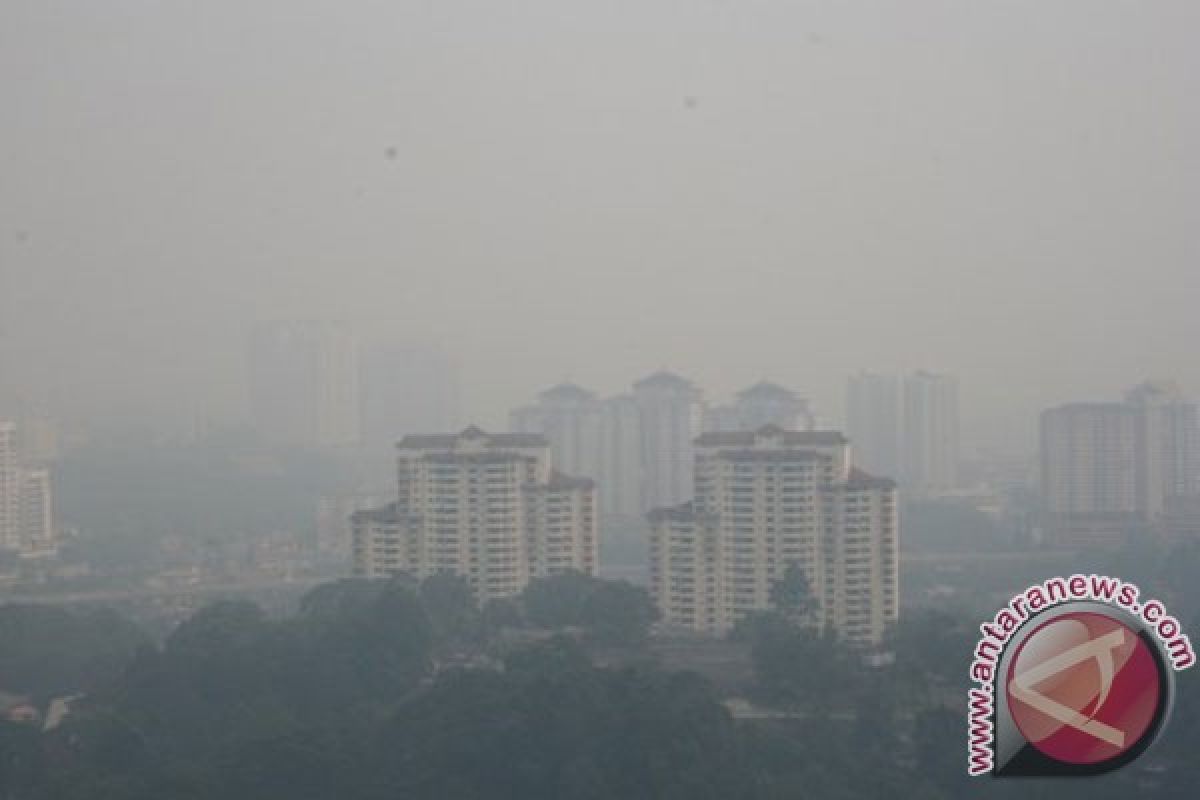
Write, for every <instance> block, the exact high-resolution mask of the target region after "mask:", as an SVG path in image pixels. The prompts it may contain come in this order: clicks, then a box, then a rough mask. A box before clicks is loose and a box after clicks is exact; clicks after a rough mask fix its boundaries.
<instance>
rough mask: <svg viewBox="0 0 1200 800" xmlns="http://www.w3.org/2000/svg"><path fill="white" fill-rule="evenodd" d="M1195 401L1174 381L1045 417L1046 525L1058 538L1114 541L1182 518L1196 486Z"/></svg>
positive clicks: (1062, 541) (1199, 432)
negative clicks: (1120, 399)
mask: <svg viewBox="0 0 1200 800" xmlns="http://www.w3.org/2000/svg"><path fill="white" fill-rule="evenodd" d="M1198 436H1200V428H1198V427H1197V414H1196V406H1195V404H1194V403H1192V402H1191V401H1190V400H1188V399H1187V398H1186V397H1185V396H1184V395H1183V394H1182V393H1181V392H1180V391H1179V389H1178V387H1176V386H1174V385H1173V384H1167V383H1144V384H1142V385H1140V386H1138V387H1135V388H1134V389H1133V390H1131V391H1130V392H1129V393H1128V394H1127V396H1126V400H1125V402H1124V403H1071V404H1068V405H1064V406H1059V407H1057V408H1052V409H1050V410H1048V411H1046V412H1044V413H1043V414H1042V417H1041V485H1042V499H1043V504H1044V507H1045V519H1044V523H1045V528H1046V532H1047V536H1048V538H1049V539H1050V541H1051V542H1052V543H1054V544H1057V545H1059V546H1068V547H1070V546H1082V545H1112V544H1117V543H1119V542H1121V541H1124V540H1125V538H1126V537H1128V536H1129V535H1131V534H1133V533H1134V532H1135V531H1136V530H1142V529H1146V528H1147V527H1149V526H1157V525H1160V524H1163V525H1167V526H1168V527H1169V526H1171V525H1173V524H1175V523H1171V522H1169V521H1168V520H1167V519H1166V517H1168V516H1171V517H1172V518H1175V517H1177V516H1178V515H1177V513H1175V512H1177V511H1178V509H1180V508H1186V507H1190V505H1189V504H1190V501H1189V500H1188V498H1191V497H1195V496H1196V495H1197V494H1200V487H1198V486H1197V469H1198V467H1197V450H1198V447H1197V445H1198Z"/></svg>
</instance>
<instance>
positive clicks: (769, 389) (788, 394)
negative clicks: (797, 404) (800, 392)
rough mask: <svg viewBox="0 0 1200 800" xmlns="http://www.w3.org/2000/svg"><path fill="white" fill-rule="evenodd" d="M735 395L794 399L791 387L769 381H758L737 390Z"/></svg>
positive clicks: (754, 397)
mask: <svg viewBox="0 0 1200 800" xmlns="http://www.w3.org/2000/svg"><path fill="white" fill-rule="evenodd" d="M737 396H738V397H741V398H748V399H749V398H752V399H768V398H769V399H775V398H778V399H781V400H795V399H796V393H795V392H793V391H792V390H791V389H787V388H785V387H783V386H780V385H779V384H778V383H771V382H770V381H759V382H758V383H756V384H754V385H753V386H751V387H750V388H749V389H743V390H742V391H740V392H738V393H737Z"/></svg>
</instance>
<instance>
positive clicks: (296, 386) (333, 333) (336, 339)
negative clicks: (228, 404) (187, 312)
mask: <svg viewBox="0 0 1200 800" xmlns="http://www.w3.org/2000/svg"><path fill="white" fill-rule="evenodd" d="M250 381H251V402H252V406H253V412H254V420H255V424H256V426H257V428H258V431H259V432H260V433H261V434H262V435H263V437H264V438H266V439H267V440H268V441H272V442H276V443H280V444H296V445H309V446H333V445H350V444H356V443H358V441H359V438H360V437H359V433H360V432H359V416H360V413H359V399H358V387H359V375H358V354H357V347H356V344H355V340H354V335H353V333H352V332H351V330H350V328H349V326H347V325H345V324H342V323H334V322H318V321H301V322H271V323H263V324H260V325H259V326H258V327H257V328H256V329H255V331H254V335H253V338H252V342H251V348H250Z"/></svg>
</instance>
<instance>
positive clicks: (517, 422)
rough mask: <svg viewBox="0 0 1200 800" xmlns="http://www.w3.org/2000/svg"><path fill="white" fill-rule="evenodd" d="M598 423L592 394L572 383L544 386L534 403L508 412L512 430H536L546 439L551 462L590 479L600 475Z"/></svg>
mask: <svg viewBox="0 0 1200 800" xmlns="http://www.w3.org/2000/svg"><path fill="white" fill-rule="evenodd" d="M600 423H601V415H600V406H599V403H598V402H597V401H596V396H595V395H594V394H592V393H591V392H589V391H588V390H586V389H583V388H581V387H579V386H576V385H575V384H573V383H560V384H559V385H557V386H554V387H552V388H550V389H547V390H546V391H544V392H542V393H541V394H540V395H538V402H537V404H536V405H532V406H525V407H523V408H518V409H516V410H515V411H513V412H512V413H511V414H510V415H509V429H510V430H512V431H513V432H515V433H540V434H543V435H544V436H545V437H546V439H547V440H549V442H550V449H551V452H552V453H553V456H554V463H555V464H556V465H557V466H558V467H559V468H561V469H562V470H563V471H564V472H567V473H568V474H571V475H578V476H581V477H585V478H593V479H596V478H598V477H599V475H600Z"/></svg>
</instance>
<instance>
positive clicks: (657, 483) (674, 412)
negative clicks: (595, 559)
mask: <svg viewBox="0 0 1200 800" xmlns="http://www.w3.org/2000/svg"><path fill="white" fill-rule="evenodd" d="M633 398H634V402H635V403H636V404H637V408H638V415H639V417H640V421H641V440H642V459H641V460H642V503H643V506H644V510H648V509H653V508H662V507H667V506H674V505H678V504H680V503H684V502H687V501H688V500H690V499H691V498H692V440H693V439H694V438H695V436H696V434H697V433H699V430H700V414H701V407H700V391H699V390H698V389H697V388H696V387H695V386H693V385H692V384H691V383H690V382H689V381H686V380H684V379H683V378H681V377H679V376H678V375H674V374H672V373H670V372H663V371H660V372H656V373H654V374H653V375H650V376H648V377H646V378H643V379H642V380H640V381H638V382H637V383H635V384H634V385H633Z"/></svg>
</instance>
